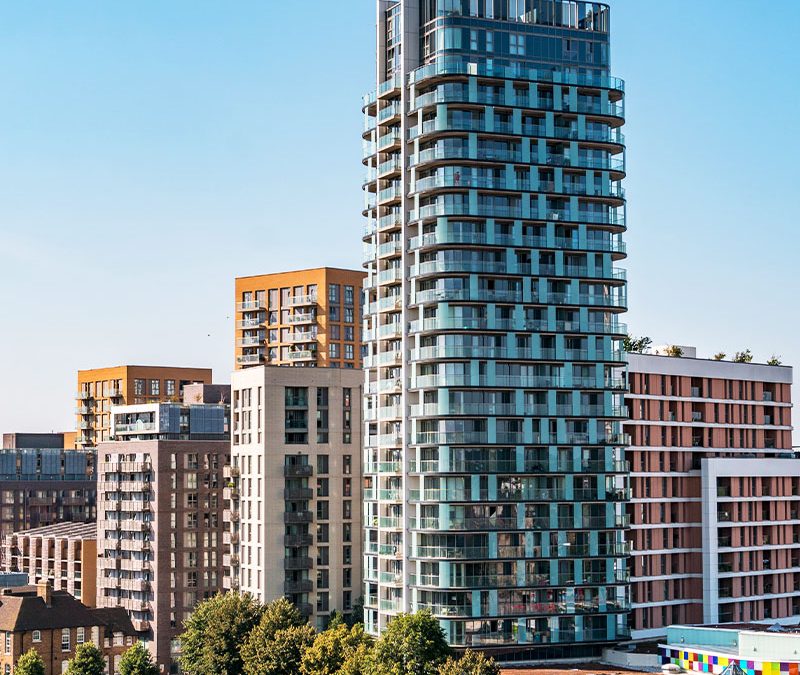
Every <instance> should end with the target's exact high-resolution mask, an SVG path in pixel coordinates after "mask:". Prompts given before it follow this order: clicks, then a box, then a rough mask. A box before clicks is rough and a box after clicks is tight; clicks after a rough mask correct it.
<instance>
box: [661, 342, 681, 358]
mask: <svg viewBox="0 0 800 675" xmlns="http://www.w3.org/2000/svg"><path fill="white" fill-rule="evenodd" d="M664 353H665V354H666V355H667V356H676V357H678V358H680V357H681V356H683V350H682V349H681V348H680V347H678V345H670V346H669V347H667V348H666V349H665V350H664Z"/></svg>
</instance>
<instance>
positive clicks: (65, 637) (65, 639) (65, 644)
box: [61, 628, 69, 652]
mask: <svg viewBox="0 0 800 675" xmlns="http://www.w3.org/2000/svg"><path fill="white" fill-rule="evenodd" d="M61 651H62V652H68V651H69V628H64V629H63V630H62V631H61Z"/></svg>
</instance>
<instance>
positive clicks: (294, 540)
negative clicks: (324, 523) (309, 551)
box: [283, 534, 314, 548]
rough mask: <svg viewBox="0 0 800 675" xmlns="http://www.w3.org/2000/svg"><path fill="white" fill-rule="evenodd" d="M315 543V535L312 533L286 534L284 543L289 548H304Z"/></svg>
mask: <svg viewBox="0 0 800 675" xmlns="http://www.w3.org/2000/svg"><path fill="white" fill-rule="evenodd" d="M313 544H314V535H311V534H285V535H283V545H284V546H288V547H289V548H302V547H305V546H312V545H313Z"/></svg>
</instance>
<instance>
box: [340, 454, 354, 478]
mask: <svg viewBox="0 0 800 675" xmlns="http://www.w3.org/2000/svg"><path fill="white" fill-rule="evenodd" d="M342 473H343V474H345V475H346V476H349V475H350V474H351V473H353V456H352V455H342Z"/></svg>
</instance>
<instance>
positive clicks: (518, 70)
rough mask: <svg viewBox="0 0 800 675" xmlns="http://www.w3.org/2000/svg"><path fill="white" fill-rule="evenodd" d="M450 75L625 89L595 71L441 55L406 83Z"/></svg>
mask: <svg viewBox="0 0 800 675" xmlns="http://www.w3.org/2000/svg"><path fill="white" fill-rule="evenodd" d="M453 75H477V76H480V77H496V78H505V79H514V80H528V81H529V82H544V83H550V84H567V85H575V86H579V87H593V88H596V89H608V90H610V91H609V94H611V93H612V92H613V93H614V94H615V95H616V96H617V97H621V96H622V94H623V92H624V91H625V81H624V80H622V79H621V78H619V77H612V76H611V75H605V74H597V73H592V72H589V73H578V72H572V71H569V72H565V71H562V70H537V69H535V68H526V67H524V66H523V65H521V64H514V65H511V66H504V65H499V64H495V63H492V64H491V65H487V64H486V63H471V62H468V61H464V60H463V59H460V58H458V59H452V58H444V59H441V60H437V61H436V62H435V63H432V64H429V65H425V66H421V67H420V68H417V69H416V70H413V71H411V72H410V73H409V75H408V82H409V84H413V83H420V82H425V81H427V80H433V79H437V78H441V77H447V76H453ZM364 100H365V102H364V105H365V106H366V105H368V101H369V95H367V96H365V97H364Z"/></svg>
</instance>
